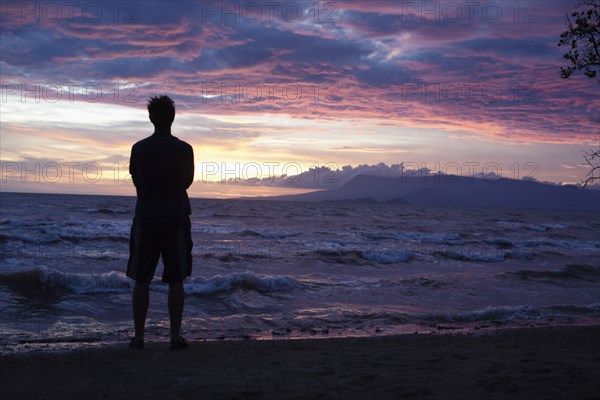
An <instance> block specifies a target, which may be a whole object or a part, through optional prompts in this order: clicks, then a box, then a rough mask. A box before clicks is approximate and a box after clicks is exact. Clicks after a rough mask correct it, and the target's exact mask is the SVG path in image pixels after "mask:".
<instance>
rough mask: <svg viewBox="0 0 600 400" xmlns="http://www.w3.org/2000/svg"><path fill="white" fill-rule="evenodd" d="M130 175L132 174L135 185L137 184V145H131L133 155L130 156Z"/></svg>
mask: <svg viewBox="0 0 600 400" xmlns="http://www.w3.org/2000/svg"><path fill="white" fill-rule="evenodd" d="M129 175H131V179H132V180H133V184H134V186H137V176H138V174H137V152H136V151H135V146H133V147H131V156H130V157H129Z"/></svg>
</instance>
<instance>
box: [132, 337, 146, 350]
mask: <svg viewBox="0 0 600 400" xmlns="http://www.w3.org/2000/svg"><path fill="white" fill-rule="evenodd" d="M129 347H131V348H132V349H143V348H144V339H140V338H137V337H132V338H131V340H130V341H129Z"/></svg>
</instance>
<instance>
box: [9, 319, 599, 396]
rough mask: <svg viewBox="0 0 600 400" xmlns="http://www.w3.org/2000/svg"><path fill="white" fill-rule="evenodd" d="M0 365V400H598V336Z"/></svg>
mask: <svg viewBox="0 0 600 400" xmlns="http://www.w3.org/2000/svg"><path fill="white" fill-rule="evenodd" d="M0 357H1V359H2V362H1V363H0V364H1V366H0V397H2V398H11V399H21V398H22V399H25V398H47V399H53V398H56V399H59V398H60V399H65V398H80V397H83V396H85V397H91V398H115V399H116V398H128V399H148V398H161V399H164V398H177V397H179V398H181V397H183V398H208V399H211V398H218V399H220V398H240V399H242V398H248V399H253V398H256V399H259V398H260V399H280V398H292V399H312V398H327V399H368V398H374V399H396V398H407V397H408V398H427V399H453V398H456V399H469V398H473V399H477V398H484V397H485V398H486V399H502V398H511V399H521V398H522V399H533V398H545V399H546V398H547V399H554V398H556V399H559V398H578V399H600V325H594V326H542V327H533V328H511V329H502V330H495V331H486V332H483V334H477V333H474V334H462V333H458V334H417V335H415V334H412V335H408V334H407V335H396V336H373V337H358V338H352V337H350V338H334V337H333V338H328V339H326V340H322V339H292V340H285V339H284V340H279V339H277V340H239V341H236V340H234V341H206V342H194V341H190V347H189V348H188V349H184V350H180V351H177V352H174V351H170V350H169V348H168V341H165V342H163V341H160V342H148V343H147V344H146V347H145V348H144V349H143V350H133V349H129V348H128V345H127V343H126V342H120V343H115V344H110V345H107V346H99V347H95V348H91V347H90V348H78V349H76V350H72V351H66V352H54V353H53V352H43V351H42V352H29V353H22V354H3V355H1V356H0ZM25 377H26V378H25Z"/></svg>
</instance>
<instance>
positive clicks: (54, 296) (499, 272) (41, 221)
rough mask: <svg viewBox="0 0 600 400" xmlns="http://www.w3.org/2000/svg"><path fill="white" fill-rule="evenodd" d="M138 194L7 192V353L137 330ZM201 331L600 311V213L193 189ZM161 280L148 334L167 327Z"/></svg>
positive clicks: (3, 254)
mask: <svg viewBox="0 0 600 400" xmlns="http://www.w3.org/2000/svg"><path fill="white" fill-rule="evenodd" d="M134 205H135V198H132V197H118V196H82V195H50V194H16V193H1V194H0V245H1V247H0V249H1V251H0V352H12V351H19V350H22V349H29V348H36V346H37V347H40V346H52V345H54V344H61V343H71V344H73V343H74V344H75V345H79V344H85V343H87V344H90V343H106V342H116V341H124V340H127V338H128V337H130V336H131V335H132V332H133V326H132V317H131V303H130V296H131V289H132V281H131V280H130V279H128V278H127V277H126V276H125V270H126V264H127V259H128V256H129V247H128V242H129V229H130V226H131V220H132V218H133V209H134ZM191 218H192V235H193V241H194V249H193V256H194V266H193V273H192V276H191V278H188V279H187V280H186V282H185V290H186V293H187V297H186V308H185V311H184V328H183V334H184V336H185V337H186V338H188V339H189V340H198V339H208V340H211V339H247V338H257V339H265V338H297V337H331V336H374V335H385V334H396V333H414V332H445V331H461V330H465V329H469V330H473V329H475V330H479V329H481V330H486V329H498V328H502V327H511V326H523V325H525V326H529V325H546V324H576V323H590V322H592V323H598V322H600V217H599V213H598V212H592V213H589V212H576V211H564V210H562V211H558V210H557V211H548V210H544V211H540V210H516V209H475V208H439V207H437V208H434V207H415V206H410V205H401V204H356V203H344V202H329V203H302V202H275V201H252V200H212V199H211V200H206V199H192V216H191ZM161 272H162V265H161V264H159V267H158V269H157V273H156V275H157V276H156V277H155V280H154V281H153V283H152V285H151V301H150V309H149V313H148V322H147V339H148V340H157V341H160V340H167V339H166V338H168V332H169V330H168V312H167V306H166V294H167V286H166V285H165V284H163V283H161V282H160V278H159V277H160V274H161Z"/></svg>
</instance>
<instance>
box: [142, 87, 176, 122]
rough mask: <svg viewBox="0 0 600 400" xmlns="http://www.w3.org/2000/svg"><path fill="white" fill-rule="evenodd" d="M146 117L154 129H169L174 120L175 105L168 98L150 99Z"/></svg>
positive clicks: (157, 97)
mask: <svg viewBox="0 0 600 400" xmlns="http://www.w3.org/2000/svg"><path fill="white" fill-rule="evenodd" d="M148 115H149V117H150V121H152V124H154V127H155V128H170V127H171V124H172V123H173V120H174V119H175V103H174V102H173V100H172V99H171V98H170V97H169V96H165V95H163V96H156V97H151V98H150V100H148Z"/></svg>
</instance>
